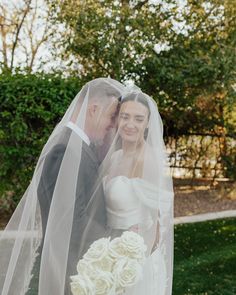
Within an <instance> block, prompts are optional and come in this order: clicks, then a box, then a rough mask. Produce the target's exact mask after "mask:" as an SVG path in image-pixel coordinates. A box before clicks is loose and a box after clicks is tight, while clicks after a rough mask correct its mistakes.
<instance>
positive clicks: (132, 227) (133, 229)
mask: <svg viewBox="0 0 236 295" xmlns="http://www.w3.org/2000/svg"><path fill="white" fill-rule="evenodd" d="M129 231H133V232H135V233H138V232H139V227H138V224H134V225H132V226H131V227H130V228H129Z"/></svg>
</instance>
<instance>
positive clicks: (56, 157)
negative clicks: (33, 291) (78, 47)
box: [37, 78, 123, 295]
mask: <svg viewBox="0 0 236 295" xmlns="http://www.w3.org/2000/svg"><path fill="white" fill-rule="evenodd" d="M113 81H114V80H113ZM115 82H116V83H117V84H118V83H119V82H117V81H115ZM122 87H123V86H122V84H120V83H119V88H115V87H114V86H113V84H108V83H106V82H105V81H104V80H103V79H102V78H100V79H95V80H93V81H91V82H89V83H88V84H86V86H85V87H84V88H83V89H82V95H84V97H85V96H88V95H89V97H88V105H87V109H86V111H84V110H83V111H84V112H86V114H85V115H86V119H85V122H84V129H83V130H82V129H80V128H79V127H78V126H77V125H76V120H77V118H78V115H79V114H80V112H81V105H80V104H77V106H76V108H75V109H74V112H73V114H72V116H71V119H70V121H69V122H68V123H67V125H66V127H65V129H64V131H63V132H62V138H63V144H57V145H55V146H54V147H53V148H52V150H51V151H50V152H49V153H48V155H47V157H46V159H45V162H44V166H43V170H42V175H41V178H40V182H39V185H38V190H37V192H38V200H39V204H40V209H41V217H42V228H43V237H44V234H45V231H46V227H47V219H48V214H49V210H50V205H51V201H52V197H53V192H54V188H55V184H56V181H57V176H58V172H59V170H60V166H61V163H62V159H63V156H64V153H65V150H66V148H67V143H68V142H69V138H70V135H71V133H72V132H75V133H76V134H77V135H78V136H79V137H80V139H81V141H82V153H81V161H80V166H79V173H78V178H77V185H76V197H75V207H74V216H73V225H72V232H71V238H70V248H69V254H68V263H67V278H66V283H65V284H66V286H65V294H66V295H69V294H71V291H70V284H69V283H70V278H69V277H70V275H73V274H75V273H76V264H77V262H78V259H79V257H78V252H79V249H80V248H81V245H80V243H81V236H82V234H83V230H84V228H85V226H86V216H84V215H83V212H84V209H85V208H86V206H87V204H88V202H89V200H90V197H91V194H92V188H93V186H94V184H95V182H96V178H97V176H98V167H99V159H98V157H97V155H96V149H95V146H96V145H97V144H98V143H101V142H102V141H103V140H104V138H105V137H106V135H107V134H108V133H109V131H110V130H111V129H112V128H114V127H115V119H116V113H117V106H118V98H119V97H120V96H121V92H120V91H119V90H118V89H122ZM68 177H69V175H68ZM99 193H101V194H103V192H101V190H100V192H99ZM95 218H96V222H98V224H99V225H100V226H101V227H104V230H105V225H106V211H105V203H104V196H103V195H102V196H101V197H99V208H96V216H95ZM95 239H96V238H95ZM80 250H81V249H80Z"/></svg>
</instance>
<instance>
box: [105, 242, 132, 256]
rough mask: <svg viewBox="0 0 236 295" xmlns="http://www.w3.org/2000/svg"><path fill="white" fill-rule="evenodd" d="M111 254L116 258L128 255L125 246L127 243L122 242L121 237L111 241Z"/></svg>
mask: <svg viewBox="0 0 236 295" xmlns="http://www.w3.org/2000/svg"><path fill="white" fill-rule="evenodd" d="M109 254H110V256H111V257H113V258H115V259H119V258H122V257H125V256H127V254H128V253H127V250H126V248H125V245H123V244H122V243H121V239H120V238H115V239H113V240H112V241H111V243H110V248H109Z"/></svg>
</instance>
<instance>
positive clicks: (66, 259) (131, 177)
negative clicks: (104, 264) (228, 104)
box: [0, 78, 173, 295]
mask: <svg viewBox="0 0 236 295" xmlns="http://www.w3.org/2000/svg"><path fill="white" fill-rule="evenodd" d="M140 99H141V101H142V102H143V101H145V104H146V105H147V108H148V124H147V128H146V129H145V138H144V140H145V149H143V150H142V153H141V154H140V155H141V156H140V157H141V161H140V158H139V156H138V157H137V155H139V153H136V156H135V157H133V158H132V161H131V162H132V163H131V164H130V163H128V162H125V161H122V158H120V155H121V154H122V138H121V136H120V133H119V130H118V129H117V126H118V125H119V111H120V109H121V107H122V104H123V105H124V102H126V101H137V102H139V103H140ZM114 103H115V110H116V111H115V113H114V112H111V108H113V110H114ZM91 105H92V107H91ZM96 107H97V108H98V109H99V110H96ZM93 112H95V113H96V117H93V118H95V119H96V120H95V123H94V122H93V124H90V123H91V122H88V121H89V120H90V117H91V116H93V114H92V113H93ZM109 112H110V113H109ZM109 114H110V115H111V116H112V117H111V118H110V123H109V124H108V122H106V118H107V116H109ZM93 120H94V119H93ZM108 125H109V126H108ZM111 125H112V126H111ZM88 126H89V127H88ZM87 129H89V130H87ZM58 155H59V156H58ZM140 163H141V164H140ZM137 167H138V169H136V168H137ZM135 169H136V170H135ZM84 171H86V173H84ZM133 171H138V172H137V173H136V172H134V174H133ZM81 175H82V176H81ZM117 177H122V178H119V179H120V180H121V179H122V180H124V181H126V180H127V181H128V182H129V183H131V185H132V193H133V194H134V195H135V196H137V204H139V206H141V207H142V210H143V211H140V212H143V214H142V213H141V214H140V215H139V217H138V218H136V220H135V221H134V222H133V224H132V221H131V219H132V216H130V215H129V216H127V215H126V216H125V217H124V219H122V217H121V222H123V221H125V222H126V221H127V224H128V225H127V227H126V225H125V224H124V226H123V227H122V226H119V225H120V224H118V226H116V225H114V226H113V224H112V222H111V223H110V221H112V220H114V219H112V215H111V216H109V212H108V209H109V204H107V203H106V202H107V199H106V194H108V193H109V192H108V186H109V183H111V181H113V179H115V178H116V179H117ZM119 187H120V186H119V185H118V187H117V189H116V192H117V191H118V192H119ZM126 192H127V191H125V190H120V193H123V194H122V195H120V197H121V200H120V202H123V203H124V207H125V206H126V202H128V196H127V195H126ZM112 194H113V193H112ZM81 196H82V197H81ZM118 197H119V196H118ZM122 200H123V201H122ZM111 205H113V203H112V204H111ZM127 206H128V205H127ZM141 207H140V208H141ZM115 208H116V207H115ZM110 213H111V212H110ZM130 225H131V226H130ZM133 225H134V226H135V227H133ZM133 229H134V230H136V232H137V233H138V234H140V235H141V236H142V237H143V238H144V242H145V243H146V244H147V249H148V250H147V253H146V255H147V257H148V259H149V260H151V266H152V267H153V269H154V272H153V274H154V275H156V279H157V282H158V284H162V289H161V288H160V289H158V290H160V291H157V292H158V293H154V294H156V295H171V290H172V273H173V185H172V179H171V175H170V170H169V163H168V156H167V152H166V148H165V144H164V141H163V125H162V120H161V117H160V115H159V112H158V109H157V105H156V103H155V101H154V100H153V99H152V98H150V97H149V96H148V95H146V94H144V93H143V92H142V91H141V90H140V89H139V88H137V87H124V85H123V84H121V83H119V82H117V81H115V80H113V79H110V78H98V79H95V80H92V81H90V82H88V83H87V84H86V85H85V86H84V87H83V88H82V89H81V91H80V92H79V93H78V94H77V96H76V97H75V98H74V100H73V101H72V103H71V105H70V106H69V108H68V110H67V111H66V113H65V115H64V116H63V118H62V119H61V121H60V122H59V123H58V125H57V126H56V127H55V129H54V130H53V132H52V134H51V135H50V137H49V139H48V141H47V143H46V144H45V146H44V148H43V150H42V152H41V154H40V156H39V160H38V162H37V165H36V168H35V171H34V174H33V177H32V180H31V182H30V184H29V186H28V188H27V190H26V192H25V194H24V195H23V197H22V199H21V201H20V203H19V205H18V206H17V208H16V210H15V212H14V214H13V216H12V217H11V219H10V221H9V223H8V225H7V226H6V228H5V230H4V231H3V232H2V233H1V235H0V290H1V294H2V295H25V294H27V295H28V294H29V295H30V294H31V293H30V289H31V288H32V290H33V288H36V290H37V292H38V293H36V294H39V295H63V294H66V295H67V294H70V291H69V290H68V286H69V282H70V278H69V276H70V275H73V272H74V271H76V264H77V262H78V260H79V259H80V258H81V257H82V256H83V255H84V253H85V252H86V251H87V249H88V248H89V246H90V245H91V244H92V243H93V242H94V241H95V240H97V239H99V238H102V237H109V236H110V237H111V238H112V239H113V238H115V237H118V236H120V235H121V233H122V232H124V231H125V230H133ZM158 278H159V279H158ZM160 278H161V280H164V282H160ZM144 279H145V277H144ZM154 279H155V278H154ZM32 282H33V283H32ZM145 284H146V286H147V288H148V284H149V281H148V280H146V281H145V280H144V286H145ZM144 288H145V287H144ZM27 292H28V293H27ZM32 294H33V293H32ZM127 294H129V293H127ZM130 294H131V293H130Z"/></svg>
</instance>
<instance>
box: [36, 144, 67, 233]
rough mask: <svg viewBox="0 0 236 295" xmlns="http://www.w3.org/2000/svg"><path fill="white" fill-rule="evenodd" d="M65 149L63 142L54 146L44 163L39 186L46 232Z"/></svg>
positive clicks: (39, 198) (39, 197)
mask: <svg viewBox="0 0 236 295" xmlns="http://www.w3.org/2000/svg"><path fill="white" fill-rule="evenodd" d="M65 149H66V146H65V145H62V144H58V145H56V146H54V147H53V148H52V150H51V151H50V152H49V153H48V155H47V156H46V158H45V160H44V165H43V169H42V173H41V177H40V181H39V185H38V188H37V194H38V200H39V204H40V210H41V217H42V226H43V232H45V229H46V224H47V219H48V214H49V209H50V206H51V201H52V196H53V192H54V188H55V184H56V180H57V176H58V173H59V169H60V166H61V162H62V159H63V156H64V153H65Z"/></svg>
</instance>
